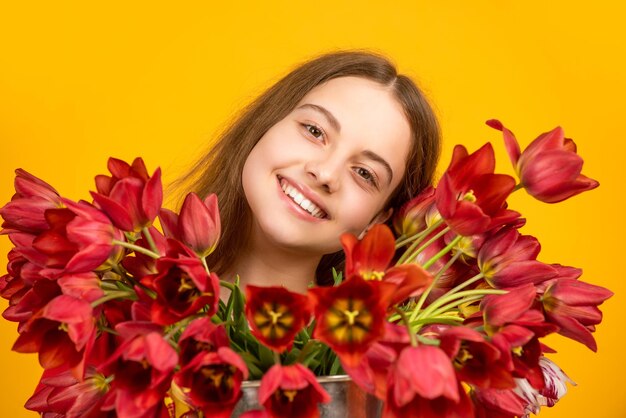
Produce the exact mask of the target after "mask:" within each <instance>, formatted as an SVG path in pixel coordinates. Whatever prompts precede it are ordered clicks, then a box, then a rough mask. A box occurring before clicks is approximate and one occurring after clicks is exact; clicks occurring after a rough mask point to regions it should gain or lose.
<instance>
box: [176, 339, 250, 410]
mask: <svg viewBox="0 0 626 418" xmlns="http://www.w3.org/2000/svg"><path fill="white" fill-rule="evenodd" d="M247 378H248V368H247V367H246V364H245V363H244V361H243V360H242V359H241V357H239V355H238V354H237V353H235V352H234V351H233V350H231V349H230V348H228V347H219V348H218V349H217V350H216V351H213V352H205V353H204V354H200V355H198V356H196V357H195V358H194V359H193V360H192V361H191V363H189V364H188V365H187V366H185V367H184V368H183V369H181V370H180V371H179V372H178V373H177V374H176V376H175V377H174V379H175V382H176V384H178V385H179V386H180V387H182V388H185V389H186V394H187V397H188V398H189V400H190V401H191V404H192V405H193V406H195V407H197V408H199V409H200V410H201V411H202V412H203V413H204V416H206V417H215V418H228V417H230V416H231V414H232V412H233V409H234V408H235V406H236V405H237V401H238V400H239V398H241V382H242V381H243V380H245V379H247Z"/></svg>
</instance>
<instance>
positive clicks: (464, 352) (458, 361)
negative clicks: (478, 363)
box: [454, 348, 474, 367]
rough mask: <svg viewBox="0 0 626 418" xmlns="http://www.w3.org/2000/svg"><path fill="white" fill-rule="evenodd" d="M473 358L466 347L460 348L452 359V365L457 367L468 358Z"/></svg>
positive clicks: (463, 363)
mask: <svg viewBox="0 0 626 418" xmlns="http://www.w3.org/2000/svg"><path fill="white" fill-rule="evenodd" d="M473 358H474V356H473V355H472V354H471V353H470V352H469V351H468V350H467V349H466V348H461V350H459V353H458V354H457V356H456V357H455V359H454V365H455V366H457V367H463V365H465V363H466V362H467V361H468V360H471V359H473Z"/></svg>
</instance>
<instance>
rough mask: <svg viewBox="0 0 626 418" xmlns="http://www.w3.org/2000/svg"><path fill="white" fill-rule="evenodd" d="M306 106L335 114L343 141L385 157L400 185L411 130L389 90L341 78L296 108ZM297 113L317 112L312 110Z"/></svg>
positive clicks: (369, 82)
mask: <svg viewBox="0 0 626 418" xmlns="http://www.w3.org/2000/svg"><path fill="white" fill-rule="evenodd" d="M305 103H310V104H315V105H318V106H322V107H324V108H325V109H326V110H328V111H329V112H330V113H332V114H333V116H334V117H335V118H336V119H337V120H338V122H339V124H340V125H341V132H340V134H339V138H340V139H341V142H342V143H345V144H346V145H349V146H352V147H354V148H355V150H359V151H363V150H369V151H373V152H375V153H377V154H379V155H380V156H382V157H383V158H384V159H385V160H386V161H387V162H388V163H389V164H390V165H391V166H392V168H393V171H394V173H396V174H395V175H394V183H397V182H399V178H400V177H402V175H403V170H404V166H405V162H406V158H407V155H408V153H409V148H410V141H411V128H410V125H409V122H408V120H407V118H406V116H405V113H404V109H403V107H402V105H401V104H400V103H399V102H398V99H396V97H395V95H394V93H393V92H392V91H391V89H390V88H389V87H387V86H384V85H381V84H379V83H377V82H375V81H372V80H369V79H365V78H361V77H352V76H351V77H339V78H334V79H331V80H329V81H327V82H325V83H323V84H320V85H318V86H316V87H315V88H313V89H312V90H311V91H310V92H309V93H308V94H307V95H305V96H304V97H303V98H302V100H301V101H300V102H299V103H298V105H297V106H296V109H297V108H298V106H300V105H302V104H305ZM305 109H306V110H305ZM297 111H298V112H307V113H308V114H311V113H313V114H315V113H316V111H315V110H312V109H310V108H304V109H300V110H297ZM320 118H321V120H322V121H325V119H324V118H323V117H321V116H320ZM326 126H328V125H326ZM325 129H326V130H328V129H329V127H326V128H325ZM332 133H333V132H332V131H331V134H332Z"/></svg>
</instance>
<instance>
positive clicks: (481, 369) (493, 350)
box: [439, 326, 515, 389]
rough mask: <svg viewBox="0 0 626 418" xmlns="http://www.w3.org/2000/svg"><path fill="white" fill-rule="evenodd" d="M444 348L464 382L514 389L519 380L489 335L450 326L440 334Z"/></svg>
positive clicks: (480, 385) (459, 377)
mask: <svg viewBox="0 0 626 418" xmlns="http://www.w3.org/2000/svg"><path fill="white" fill-rule="evenodd" d="M439 338H440V340H441V344H440V346H439V347H440V348H441V349H442V350H444V351H445V352H446V353H447V354H448V356H449V357H450V358H451V359H452V365H453V366H454V369H455V371H456V374H457V377H458V379H459V380H460V381H463V382H466V383H468V384H471V385H473V386H475V387H478V388H483V389H486V388H496V389H512V388H514V387H515V381H514V379H513V376H512V375H511V372H510V371H509V370H507V368H506V366H505V364H503V363H502V362H501V361H500V350H498V348H497V347H495V346H494V345H493V344H491V343H490V342H489V341H488V338H487V336H486V335H484V334H481V333H479V332H478V331H476V330H474V329H472V328H469V327H465V326H453V327H449V328H448V329H446V330H445V331H443V332H442V333H441V335H440V336H439Z"/></svg>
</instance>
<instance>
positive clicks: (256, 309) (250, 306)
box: [246, 285, 311, 353]
mask: <svg viewBox="0 0 626 418" xmlns="http://www.w3.org/2000/svg"><path fill="white" fill-rule="evenodd" d="M246 317H247V318H248V323H249V324H250V328H251V329H252V334H253V335H254V336H255V337H256V338H257V339H258V340H259V341H260V342H261V343H263V344H264V345H266V346H267V347H269V348H271V349H272V350H275V351H277V352H279V353H280V352H283V351H285V350H286V349H289V348H291V346H292V344H293V339H294V337H295V336H296V334H297V333H298V332H300V330H301V329H302V328H303V327H304V326H306V325H307V324H308V323H309V321H310V319H311V306H310V303H309V299H308V298H307V296H306V295H302V294H300V293H295V292H291V291H289V290H287V289H285V288H284V287H282V286H270V287H258V286H251V285H248V286H247V287H246Z"/></svg>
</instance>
